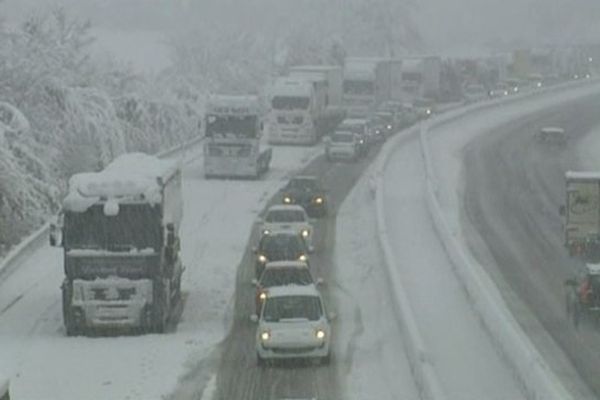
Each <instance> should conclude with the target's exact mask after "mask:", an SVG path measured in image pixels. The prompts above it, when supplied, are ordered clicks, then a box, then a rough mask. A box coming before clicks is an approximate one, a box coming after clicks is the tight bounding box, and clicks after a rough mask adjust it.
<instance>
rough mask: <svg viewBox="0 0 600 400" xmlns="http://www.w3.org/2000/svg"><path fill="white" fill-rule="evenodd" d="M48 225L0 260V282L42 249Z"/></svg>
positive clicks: (190, 145) (185, 147)
mask: <svg viewBox="0 0 600 400" xmlns="http://www.w3.org/2000/svg"><path fill="white" fill-rule="evenodd" d="M203 141H204V137H203V136H199V137H195V138H193V139H191V140H188V141H187V142H185V143H182V144H178V145H176V146H173V147H171V148H169V149H166V150H162V151H159V152H158V153H156V156H157V157H159V158H167V157H171V156H173V155H175V154H178V153H182V155H185V154H186V152H188V151H190V150H192V149H194V148H195V146H196V145H198V144H200V143H202V142H203ZM49 228H50V223H49V222H46V223H45V224H44V225H43V226H42V227H40V228H39V229H38V230H36V231H35V232H33V233H32V234H31V235H29V236H28V237H26V238H25V239H23V240H21V242H20V243H19V244H18V245H17V246H15V247H14V248H13V249H11V250H10V251H9V252H8V254H7V255H6V256H5V257H4V258H3V259H2V260H0V281H2V280H4V279H6V277H7V276H8V275H10V274H11V273H12V272H13V271H15V270H16V268H17V267H18V266H19V265H20V264H21V262H22V261H23V260H24V259H25V258H27V257H28V256H30V255H31V254H32V253H34V252H35V251H36V250H38V249H39V248H40V247H42V246H43V245H44V244H45V243H46V242H47V239H48V235H49Z"/></svg>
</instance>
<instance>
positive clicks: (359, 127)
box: [336, 118, 372, 156]
mask: <svg viewBox="0 0 600 400" xmlns="http://www.w3.org/2000/svg"><path fill="white" fill-rule="evenodd" d="M336 130H338V131H350V132H354V133H355V134H356V135H357V137H358V150H359V154H360V155H361V156H366V155H367V153H368V152H369V148H370V146H371V142H372V140H371V136H370V135H369V124H368V122H367V120H366V119H363V118H347V119H345V120H343V121H342V123H341V124H340V125H338V127H337V128H336Z"/></svg>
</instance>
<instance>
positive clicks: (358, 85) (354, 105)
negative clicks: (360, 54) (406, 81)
mask: <svg viewBox="0 0 600 400" xmlns="http://www.w3.org/2000/svg"><path fill="white" fill-rule="evenodd" d="M401 65H402V61H400V60H391V59H384V58H348V59H346V62H345V64H344V85H343V89H344V94H343V105H344V107H345V108H346V111H347V113H348V116H349V117H354V118H366V117H367V116H368V115H369V114H370V113H372V112H373V111H375V110H376V109H377V106H378V105H379V104H381V103H382V102H384V101H387V100H390V99H391V97H392V92H393V89H394V84H395V83H396V81H398V85H399V82H400V79H394V75H400V73H401V72H400V71H401V70H400V68H401ZM396 71H398V72H396Z"/></svg>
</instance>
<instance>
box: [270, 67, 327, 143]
mask: <svg viewBox="0 0 600 400" xmlns="http://www.w3.org/2000/svg"><path fill="white" fill-rule="evenodd" d="M269 94H270V97H271V102H270V106H271V108H270V111H269V117H268V129H269V143H271V144H302V145H313V144H315V143H317V141H318V140H319V139H320V138H321V136H322V135H323V134H324V123H325V121H324V115H325V113H326V106H327V86H326V81H325V80H323V79H321V80H310V79H301V78H290V77H281V78H278V79H277V80H276V81H275V82H274V84H273V85H272V86H271V88H270V90H269Z"/></svg>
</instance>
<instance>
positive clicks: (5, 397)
mask: <svg viewBox="0 0 600 400" xmlns="http://www.w3.org/2000/svg"><path fill="white" fill-rule="evenodd" d="M0 400H10V382H9V380H8V378H5V377H3V376H2V375H0Z"/></svg>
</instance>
